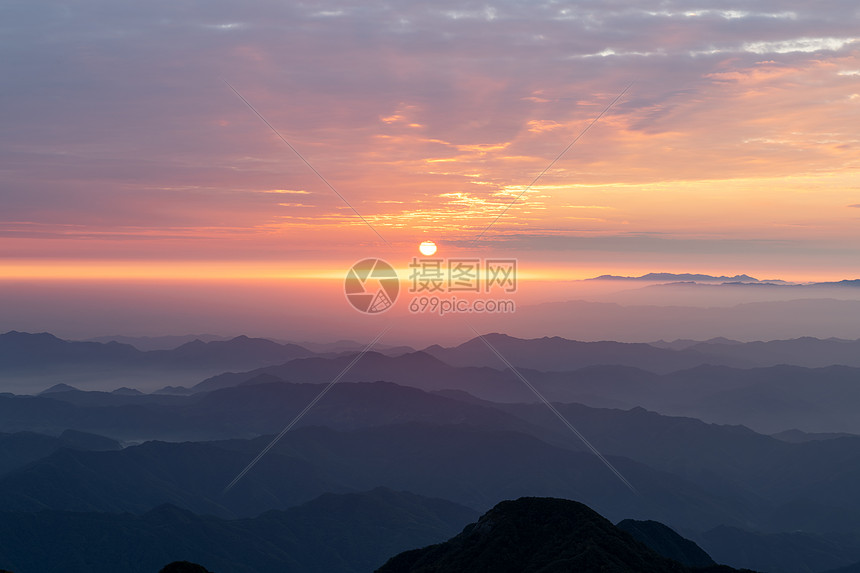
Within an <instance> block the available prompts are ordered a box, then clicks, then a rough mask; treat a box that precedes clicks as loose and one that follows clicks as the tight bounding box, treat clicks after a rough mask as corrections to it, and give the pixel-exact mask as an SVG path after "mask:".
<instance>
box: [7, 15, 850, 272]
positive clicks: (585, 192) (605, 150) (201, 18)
mask: <svg viewBox="0 0 860 573" xmlns="http://www.w3.org/2000/svg"><path fill="white" fill-rule="evenodd" d="M662 6H663V8H662V9H660V10H647V9H643V8H640V7H636V6H633V5H631V6H629V7H623V6H622V5H620V4H619V5H614V4H613V5H603V4H601V5H595V6H584V5H577V4H570V5H567V4H564V3H548V4H540V3H533V2H520V3H507V4H505V5H498V6H496V5H493V4H492V3H488V4H486V5H483V6H482V7H480V8H475V9H464V8H462V6H460V5H458V4H454V3H452V4H450V5H448V4H446V3H444V2H443V3H435V2H434V3H413V4H408V5H407V4H403V5H399V6H398V5H388V4H376V3H370V4H366V3H365V4H362V5H361V8H360V9H359V7H358V5H355V6H353V5H351V4H346V3H338V2H323V3H321V4H314V5H313V7H311V6H309V5H308V6H305V5H284V6H275V5H271V4H266V3H262V2H259V3H257V2H255V3H251V4H249V5H247V6H243V7H241V9H240V7H238V6H229V5H224V6H217V7H212V6H209V5H206V6H205V9H204V7H203V6H200V7H198V8H194V7H190V6H189V7H187V9H183V8H180V7H178V6H176V5H175V4H174V3H170V2H166V1H156V2H152V3H146V5H141V6H136V7H134V8H131V7H126V8H120V7H116V6H114V5H113V4H111V3H109V2H107V0H103V1H100V2H93V3H88V4H63V5H59V4H56V5H55V4H50V3H47V2H42V1H37V2H33V3H28V4H22V5H19V6H17V7H15V9H14V10H10V11H9V13H8V14H7V15H8V17H7V18H4V22H3V23H2V24H0V27H2V29H3V32H4V33H3V35H2V36H0V37H2V38H3V39H2V40H0V43H2V44H3V46H2V48H3V52H4V54H9V57H5V58H4V59H3V62H0V73H3V77H4V78H6V79H7V80H8V81H9V85H10V86H15V89H13V90H4V92H3V93H2V94H0V104H2V106H0V109H2V110H3V114H4V130H3V133H2V135H0V170H2V172H3V177H2V182H0V205H2V209H0V280H2V279H6V280H16V281H18V280H35V281H43V280H58V279H62V280H79V279H86V280H89V279H122V280H131V279H134V280H177V281H179V280H192V279H193V280H203V281H206V280H210V281H218V280H224V279H228V278H229V279H242V278H245V279H254V280H264V279H265V280H267V279H271V280H282V279H284V278H290V277H292V278H309V277H321V276H322V277H329V278H332V279H337V280H339V279H338V277H340V276H342V274H343V273H344V272H345V270H346V267H348V266H349V265H350V264H351V263H352V262H355V261H356V260H359V259H361V258H365V257H368V256H379V257H383V258H386V259H389V260H391V261H392V263H393V264H395V265H396V266H401V267H402V266H405V265H406V264H407V262H408V260H409V259H410V258H411V257H412V256H414V255H415V254H416V246H417V244H418V243H419V242H420V241H421V240H424V239H426V238H431V239H434V240H436V241H437V242H438V243H439V245H440V248H441V250H440V253H441V254H444V255H445V256H480V257H486V256H505V257H516V258H517V259H518V260H519V261H520V265H521V269H522V273H523V277H524V280H525V278H526V275H527V274H528V275H529V276H532V277H537V278H542V279H545V278H563V279H579V278H587V277H589V276H595V275H599V274H607V273H611V274H628V275H629V274H640V273H645V272H650V271H669V272H699V273H710V274H727V275H733V274H737V273H747V274H750V275H752V276H756V277H759V278H784V279H787V280H795V281H811V280H838V279H842V278H855V277H857V276H858V272H857V267H858V262H860V256H858V255H860V247H858V245H860V225H858V222H860V153H858V150H860V144H858V135H857V133H858V132H857V126H858V125H860V39H858V38H857V37H856V30H858V29H860V23H858V21H857V20H858V13H857V11H856V6H855V5H854V4H853V3H852V2H832V3H828V5H827V7H826V8H822V7H820V6H817V7H816V6H810V7H807V6H806V5H804V4H800V3H797V4H796V5H795V3H788V4H786V3H770V2H761V3H759V4H758V8H757V9H756V10H751V9H744V10H742V9H734V8H727V7H726V5H725V4H724V3H717V2H713V6H712V7H710V8H709V7H707V2H706V3H697V4H696V6H695V7H693V6H692V5H686V4H684V3H683V2H669V3H663V5H662ZM225 80H226V81H229V82H230V85H232V86H233V87H234V88H235V89H236V90H237V91H238V92H239V93H241V94H242V96H243V97H244V98H246V100H247V101H248V102H249V103H250V104H251V105H253V106H254V108H256V110H257V111H258V112H259V114H260V115H262V116H263V118H265V120H266V121H268V122H269V123H270V124H271V126H273V127H274V128H275V129H277V130H278V132H279V133H280V134H281V135H282V136H283V137H284V138H285V139H286V140H287V141H289V142H290V144H291V145H293V146H294V147H295V148H296V149H297V150H298V151H300V153H302V155H303V156H304V157H305V158H306V159H307V160H308V161H309V162H310V164H311V165H313V167H314V168H315V169H317V171H318V172H319V173H320V174H321V175H322V176H324V177H325V179H326V180H327V181H328V182H330V183H331V184H332V185H333V186H334V187H335V188H336V189H337V191H338V192H340V193H341V194H342V195H343V197H344V198H345V199H346V201H348V202H349V203H350V204H351V205H352V206H353V207H354V208H355V209H356V210H357V211H358V212H359V213H361V215H362V216H363V217H364V218H365V219H366V221H367V222H369V223H370V225H372V227H373V228H374V229H375V230H376V232H378V233H379V234H380V235H382V236H383V237H384V238H385V240H386V241H387V242H388V244H387V245H386V244H385V243H383V242H382V241H381V240H379V238H378V236H377V235H376V234H375V232H374V231H373V230H371V229H370V228H369V227H368V226H367V225H366V224H365V223H364V222H363V221H361V220H360V219H359V218H358V217H357V216H356V215H355V213H354V212H353V211H352V210H351V209H350V208H349V207H348V206H347V205H346V204H345V202H344V201H342V200H341V198H339V197H338V196H337V195H336V194H335V193H334V192H333V191H332V190H331V189H330V188H328V187H327V186H326V184H325V183H324V182H323V181H322V180H321V179H320V178H319V177H317V175H315V174H314V173H313V171H311V169H310V168H309V167H308V166H307V165H306V164H304V163H303V162H302V161H301V160H300V159H299V158H298V157H297V156H296V155H295V154H294V153H293V151H292V150H291V149H290V148H289V147H288V145H287V144H285V143H284V142H283V141H282V140H281V139H279V137H278V136H277V135H276V134H275V133H274V132H273V131H272V130H271V129H270V128H269V127H268V126H267V125H266V124H265V123H264V122H263V121H261V120H260V118H259V117H257V116H256V115H255V114H254V112H252V111H251V109H249V107H248V106H246V105H245V103H243V101H242V100H241V99H240V98H239V97H237V96H236V94H235V93H233V91H231V89H230V87H229V86H228V85H227V84H226V83H225ZM628 85H630V88H629V90H628V91H627V92H626V93H625V94H624V95H623V96H622V97H621V98H620V100H619V101H618V102H617V104H615V105H614V106H612V107H611V109H608V110H607V112H606V114H605V115H604V116H603V117H601V118H600V119H599V121H597V122H596V123H595V124H594V125H593V127H591V129H590V130H589V131H588V132H587V133H585V134H584V135H583V137H582V138H581V139H580V140H578V141H577V142H576V143H575V145H573V147H572V148H570V150H569V151H568V152H567V153H566V154H565V155H564V156H562V157H560V158H559V160H558V161H557V162H556V163H555V164H554V165H553V166H552V168H551V169H549V170H547V172H546V173H545V174H544V175H543V176H542V177H540V178H539V180H538V181H537V182H536V184H535V185H534V186H532V187H530V188H528V187H527V186H528V184H529V183H530V182H531V181H532V180H534V178H535V177H536V176H537V175H538V174H539V173H541V172H542V171H543V170H544V169H546V168H547V167H548V166H549V165H550V162H551V161H552V160H553V159H555V158H556V157H557V156H558V155H559V153H560V152H561V151H562V150H563V149H564V148H565V147H566V146H567V145H569V144H570V143H571V142H572V141H573V140H574V138H575V137H576V136H577V135H578V134H580V133H581V132H582V131H583V130H584V129H585V128H586V127H587V126H588V125H589V124H590V123H591V122H592V121H593V120H594V118H595V117H597V116H598V114H600V113H601V111H602V110H604V109H605V108H606V106H607V105H609V104H610V102H612V101H613V99H614V98H615V97H616V96H617V95H618V94H619V93H621V92H622V90H624V89H625V87H626V86H628ZM517 197H519V199H518V200H517V201H516V202H515V203H513V204H512V205H511V206H510V209H509V210H507V211H506V212H505V213H504V215H503V216H501V218H499V219H498V221H497V222H496V223H495V224H493V225H492V226H491V227H490V228H489V230H487V232H486V233H485V234H483V235H482V236H481V239H480V241H478V242H474V239H475V237H477V236H478V235H480V234H481V232H482V231H483V230H484V229H485V228H486V227H487V225H489V224H490V223H491V222H492V221H493V220H495V219H496V217H497V216H498V215H499V214H500V213H502V212H503V211H504V210H505V209H506V208H507V207H508V205H509V204H510V203H511V201H513V200H514V198H517Z"/></svg>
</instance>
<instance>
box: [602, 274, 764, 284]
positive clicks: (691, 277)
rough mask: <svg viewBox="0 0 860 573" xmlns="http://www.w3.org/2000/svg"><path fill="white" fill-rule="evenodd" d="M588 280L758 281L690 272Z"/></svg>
mask: <svg viewBox="0 0 860 573" xmlns="http://www.w3.org/2000/svg"><path fill="white" fill-rule="evenodd" d="M585 280H588V281H703V282H728V281H741V282H754V283H757V282H760V281H759V280H758V279H757V278H753V277H751V276H749V275H735V276H733V277H727V276H719V277H717V276H713V275H702V274H692V273H648V274H645V275H642V276H638V277H625V276H619V275H600V276H599V277H594V278H590V279H585Z"/></svg>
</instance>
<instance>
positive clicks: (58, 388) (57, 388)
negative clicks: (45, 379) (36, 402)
mask: <svg viewBox="0 0 860 573" xmlns="http://www.w3.org/2000/svg"><path fill="white" fill-rule="evenodd" d="M58 392H80V390H78V389H77V388H75V387H74V386H69V385H68V384H65V383H60V384H54V385H53V386H51V387H50V388H46V389H45V390H42V391H41V392H39V396H44V395H46V394H56V393H58Z"/></svg>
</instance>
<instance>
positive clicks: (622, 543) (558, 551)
mask: <svg viewBox="0 0 860 573" xmlns="http://www.w3.org/2000/svg"><path fill="white" fill-rule="evenodd" d="M580 570H582V571H643V572H644V571H665V572H678V573H681V572H683V571H686V568H685V567H684V566H683V565H681V564H680V563H678V562H676V561H672V560H670V559H667V558H665V557H662V556H660V555H658V554H657V553H655V552H654V551H652V550H651V549H649V548H648V547H646V546H645V545H643V544H641V543H639V542H638V541H636V540H635V539H633V537H631V536H630V535H629V534H628V533H626V532H624V531H622V530H620V529H618V528H617V527H615V526H614V525H612V523H610V522H609V521H608V520H606V519H605V518H603V517H602V516H601V515H599V514H598V513H596V512H595V511H593V510H592V509H591V508H589V507H588V506H586V505H583V504H581V503H578V502H575V501H569V500H564V499H555V498H537V497H524V498H520V499H518V500H516V501H503V502H501V503H499V504H498V505H496V506H495V507H494V508H493V509H491V510H490V511H488V512H487V513H485V514H484V515H483V516H482V517H481V518H480V519H479V520H478V522H477V523H474V524H472V525H468V526H466V528H465V529H464V530H463V532H462V533H460V535H458V536H456V537H454V538H452V539H450V540H449V541H447V542H445V543H441V544H439V545H432V546H430V547H426V548H424V549H417V550H413V551H408V552H406V553H401V554H400V555H398V556H396V557H394V558H392V559H391V560H389V561H388V563H386V564H385V565H384V566H382V567H381V568H380V569H378V570H377V573H411V572H414V573H417V572H419V571H421V572H426V573H431V572H432V573H449V572H450V573H454V572H461V571H495V572H514V571H580Z"/></svg>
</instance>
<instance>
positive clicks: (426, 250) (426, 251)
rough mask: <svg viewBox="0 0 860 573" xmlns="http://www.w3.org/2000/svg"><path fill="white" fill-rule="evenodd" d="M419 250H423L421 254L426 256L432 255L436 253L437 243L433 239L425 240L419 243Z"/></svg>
mask: <svg viewBox="0 0 860 573" xmlns="http://www.w3.org/2000/svg"><path fill="white" fill-rule="evenodd" d="M418 250H419V251H421V254H422V255H424V256H425V257H430V256H432V255H435V254H436V243H434V242H433V241H424V242H423V243H421V244H420V245H418Z"/></svg>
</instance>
